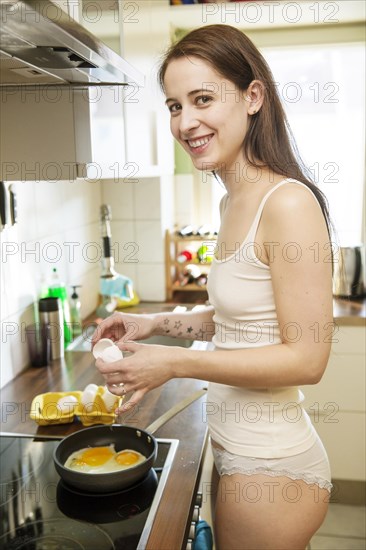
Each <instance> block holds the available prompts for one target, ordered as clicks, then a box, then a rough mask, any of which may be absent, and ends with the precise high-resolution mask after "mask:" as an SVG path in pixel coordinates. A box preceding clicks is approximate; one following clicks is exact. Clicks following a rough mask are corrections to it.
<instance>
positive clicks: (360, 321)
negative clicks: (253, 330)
mask: <svg viewBox="0 0 366 550" xmlns="http://www.w3.org/2000/svg"><path fill="white" fill-rule="evenodd" d="M176 305H178V304H172V303H167V302H141V303H140V304H138V305H136V306H132V307H128V308H126V309H125V310H124V312H125V313H156V312H161V311H172V309H173V308H174V306H176ZM181 305H183V306H186V307H187V310H191V309H192V308H193V307H194V306H195V305H197V304H195V303H185V304H181ZM333 318H334V320H335V322H337V323H339V324H345V325H354V326H360V325H365V320H366V298H360V299H357V300H349V299H347V298H334V299H333ZM88 320H89V321H90V322H94V320H95V314H93V315H91V316H90V318H89V319H88Z"/></svg>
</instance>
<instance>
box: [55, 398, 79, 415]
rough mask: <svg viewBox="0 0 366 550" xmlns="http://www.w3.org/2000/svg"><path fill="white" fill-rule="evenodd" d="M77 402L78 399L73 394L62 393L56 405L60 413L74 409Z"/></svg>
mask: <svg viewBox="0 0 366 550" xmlns="http://www.w3.org/2000/svg"><path fill="white" fill-rule="evenodd" d="M77 404H78V400H77V399H76V397H75V396H74V395H64V396H63V397H60V399H59V400H58V401H57V403H56V407H57V408H58V409H59V410H60V411H61V412H62V413H71V412H73V411H74V409H75V407H76V406H77Z"/></svg>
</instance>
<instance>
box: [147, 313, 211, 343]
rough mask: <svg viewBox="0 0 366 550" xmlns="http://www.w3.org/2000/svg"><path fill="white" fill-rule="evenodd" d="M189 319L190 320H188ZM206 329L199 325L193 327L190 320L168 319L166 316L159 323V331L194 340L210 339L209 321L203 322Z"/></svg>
mask: <svg viewBox="0 0 366 550" xmlns="http://www.w3.org/2000/svg"><path fill="white" fill-rule="evenodd" d="M189 321H190V320H189ZM204 324H205V326H206V325H208V326H207V327H206V330H203V328H202V326H201V327H200V326H199V325H198V326H196V327H194V326H192V325H191V323H190V322H188V323H187V322H184V319H183V320H180V319H179V320H176V319H169V318H168V317H165V318H163V319H162V320H161V321H160V323H159V325H158V326H159V333H160V334H163V335H164V334H165V335H169V336H173V337H182V338H184V337H186V338H189V339H192V338H194V339H195V340H203V341H205V340H210V339H211V337H212V333H211V331H212V327H213V324H211V323H204Z"/></svg>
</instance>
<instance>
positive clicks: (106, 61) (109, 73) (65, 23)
mask: <svg viewBox="0 0 366 550" xmlns="http://www.w3.org/2000/svg"><path fill="white" fill-rule="evenodd" d="M0 8H1V11H0V16H1V21H0V85H1V86H2V87H4V86H14V85H16V86H27V85H28V86H29V85H31V86H34V85H42V84H43V85H61V86H65V85H66V86H72V87H85V86H98V85H99V86H101V85H128V84H129V83H134V84H137V85H139V86H143V85H144V76H143V74H142V73H140V72H139V71H138V70H137V69H135V68H134V67H132V66H131V65H130V64H129V63H127V61H125V60H124V59H123V58H122V57H120V56H119V55H118V54H116V53H115V52H114V51H113V50H111V49H110V48H109V47H108V46H106V45H105V44H103V42H101V41H100V40H99V39H97V38H96V37H95V36H94V35H93V34H91V33H90V32H89V31H88V30H86V29H85V28H84V27H83V26H82V25H80V24H79V23H77V22H76V21H75V20H74V19H73V18H71V17H70V16H69V15H68V14H67V13H65V12H64V11H63V10H62V9H61V8H60V7H59V6H58V5H57V4H54V3H53V2H50V1H49V0H0Z"/></svg>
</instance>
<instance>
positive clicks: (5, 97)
mask: <svg viewBox="0 0 366 550" xmlns="http://www.w3.org/2000/svg"><path fill="white" fill-rule="evenodd" d="M0 117H1V125H0V128H1V134H0V144H1V150H0V153H1V173H0V177H1V179H2V180H3V181H28V180H29V181H57V180H65V181H73V180H75V179H76V178H77V177H78V176H83V175H85V166H86V164H87V163H89V162H91V160H92V144H91V137H90V136H91V133H90V132H91V129H90V104H89V98H88V91H87V90H73V89H71V88H63V87H52V88H51V87H42V86H40V87H38V86H34V87H31V88H21V87H19V86H18V87H14V88H2V89H0Z"/></svg>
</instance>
